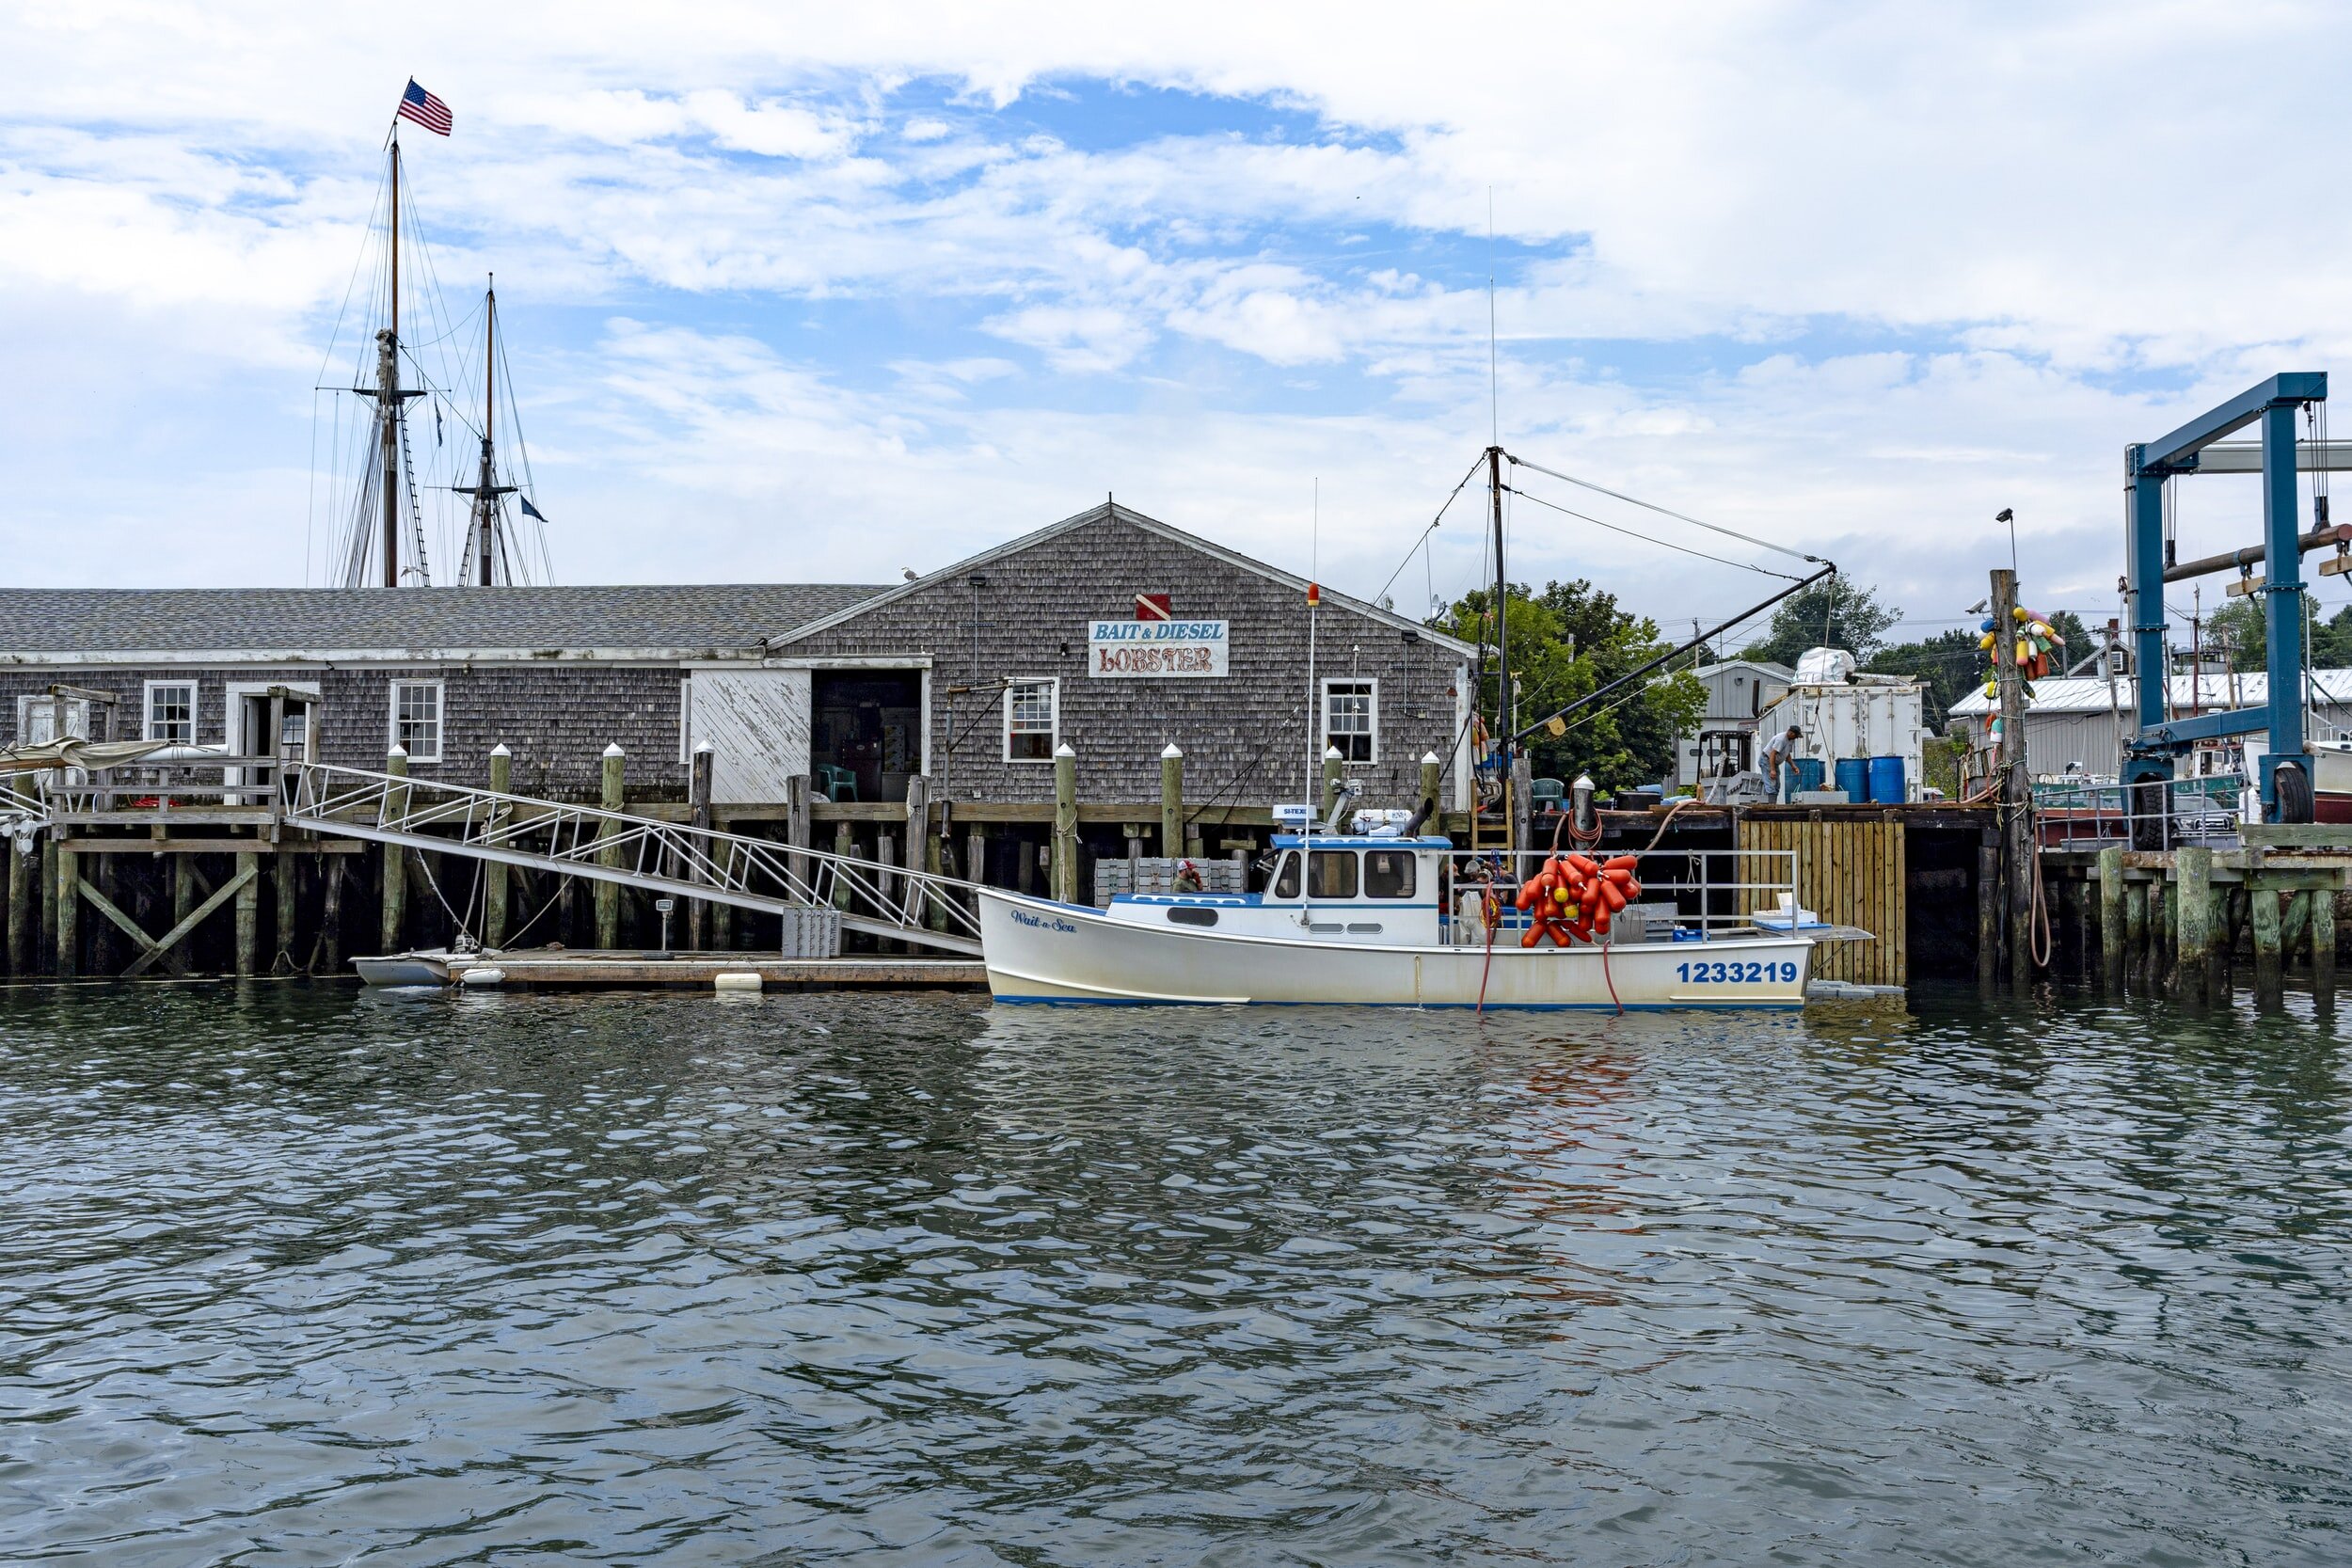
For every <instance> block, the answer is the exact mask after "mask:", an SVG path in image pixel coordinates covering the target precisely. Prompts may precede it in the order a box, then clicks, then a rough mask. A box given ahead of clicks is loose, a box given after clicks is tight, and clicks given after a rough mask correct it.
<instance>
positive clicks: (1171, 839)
mask: <svg viewBox="0 0 2352 1568" xmlns="http://www.w3.org/2000/svg"><path fill="white" fill-rule="evenodd" d="M1160 853H1161V854H1163V855H1166V856H1168V858H1169V859H1171V860H1172V859H1174V858H1175V857H1177V856H1179V855H1181V854H1183V853H1184V752H1181V751H1179V750H1177V748H1176V742H1174V741H1172V740H1171V741H1169V742H1168V744H1167V745H1165V746H1163V747H1161V748H1160Z"/></svg>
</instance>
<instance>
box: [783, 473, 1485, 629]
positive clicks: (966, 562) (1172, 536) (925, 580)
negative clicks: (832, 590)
mask: <svg viewBox="0 0 2352 1568" xmlns="http://www.w3.org/2000/svg"><path fill="white" fill-rule="evenodd" d="M1107 522H1121V523H1127V524H1130V525H1132V526H1133V527H1136V528H1139V529H1141V530H1142V531H1144V532H1146V533H1151V534H1156V535H1157V536H1159V537H1160V538H1162V539H1166V540H1168V542H1170V543H1171V544H1177V545H1182V546H1184V547H1185V548H1186V549H1191V550H1198V551H1200V553H1201V554H1202V555H1206V556H1212V557H1214V558H1216V560H1218V561H1222V562H1225V563H1226V564H1227V565H1229V566H1234V567H1238V568H1239V569H1241V570H1242V571H1245V572H1251V573H1254V574H1256V575H1257V576H1259V577H1262V578H1266V579H1267V580H1268V581H1270V582H1279V583H1281V584H1284V585H1285V586H1287V587H1289V588H1291V589H1293V590H1295V592H1296V593H1298V594H1301V595H1302V596H1303V595H1304V594H1306V592H1307V579H1306V578H1302V577H1298V576H1296V575H1295V574H1294V573H1290V572H1285V571H1283V570H1282V569H1281V568H1280V567H1279V566H1269V565H1267V564H1266V563H1265V562H1263V561H1258V560H1254V559H1253V558H1251V557H1249V556H1246V555H1244V554H1242V553H1241V552H1240V551H1239V550H1230V549H1227V548H1226V547H1225V546H1222V545H1218V544H1213V543H1212V542H1210V541H1209V540H1206V539H1203V538H1201V537H1200V535H1199V534H1196V533H1187V532H1185V531H1184V530H1183V529H1180V528H1177V527H1175V526H1173V525H1172V524H1168V523H1163V522H1161V521H1160V520H1159V519H1158V518H1156V517H1147V516H1145V515H1143V514H1142V513H1140V512H1137V511H1136V510H1135V509H1134V508H1132V507H1126V506H1121V505H1120V504H1119V503H1118V502H1117V501H1104V503H1103V504H1102V505H1100V506H1090V507H1089V508H1087V510H1085V511H1084V512H1081V513H1078V514H1077V515H1074V516H1069V517H1064V518H1063V519H1062V520H1061V521H1060V522H1058V523H1048V524H1046V525H1045V526H1044V527H1043V528H1041V529H1036V530H1033V531H1030V532H1027V533H1025V534H1023V535H1021V536H1020V537H1019V538H1017V539H1011V540H1008V541H1006V542H1005V543H1004V544H1001V545H998V546H994V547H993V548H990V549H985V550H982V551H981V552H980V553H979V554H977V555H973V556H966V557H965V558H964V559H963V560H961V561H959V562H956V563H955V564H954V565H952V566H943V567H941V568H940V569H939V570H938V571H936V572H929V573H926V574H924V575H923V576H922V577H919V578H914V579H913V580H912V581H908V582H902V583H899V584H898V585H896V586H895V587H892V588H889V589H887V590H885V591H883V592H882V593H880V594H875V595H874V596H873V597H872V598H870V599H866V600H864V601H863V602H861V603H858V604H853V605H845V606H843V607H842V608H841V609H839V610H834V612H833V613H832V614H830V615H825V616H822V617H820V618H818V619H817V620H814V621H811V622H809V623H808V625H806V626H794V627H791V628H789V629H787V630H785V631H780V632H778V633H776V634H775V635H773V636H771V637H769V638H768V639H766V646H767V647H768V648H770V649H771V651H772V650H773V649H775V648H777V647H779V646H781V645H783V644H786V643H790V642H796V641H800V640H801V639H802V638H803V637H813V636H815V635H816V634H817V633H818V632H821V631H829V630H831V629H832V628H833V627H834V626H839V625H840V624H841V623H843V622H844V621H847V620H850V619H851V618H852V617H854V616H857V615H862V614H864V613H865V612H866V610H874V609H878V608H880V607H881V606H882V605H886V604H890V603H893V602H894V601H896V600H898V599H902V598H904V597H906V596H907V595H908V594H915V593H919V592H921V591H922V590H924V589H926V588H935V587H937V586H939V585H940V584H941V583H943V582H946V581H948V580H949V579H951V578H957V577H961V576H962V575H963V574H965V573H967V572H972V571H977V569H978V568H980V567H982V566H985V565H987V564H989V563H990V562H995V561H1002V560H1004V559H1005V558H1006V557H1007V556H1011V555H1018V554H1020V553H1021V552H1022V551H1023V550H1025V549H1029V548H1031V547H1032V546H1038V545H1041V544H1043V543H1045V542H1046V541H1047V540H1049V539H1054V538H1057V537H1059V536H1060V535H1062V534H1065V533H1068V532H1071V531H1073V530H1076V529H1081V528H1085V527H1087V526H1089V524H1093V523H1107ZM1323 596H1324V600H1325V602H1326V603H1327V604H1331V605H1334V606H1336V607H1338V608H1339V609H1342V610H1351V611H1353V612H1354V613H1356V614H1358V615H1361V616H1364V617H1366V618H1368V619H1370V620H1374V621H1377V622H1379V623H1381V624H1382V625H1383V626H1391V627H1393V628H1394V629H1396V630H1398V631H1409V632H1414V633H1417V634H1418V635H1419V636H1421V637H1422V638H1423V639H1425V640H1426V641H1431V642H1435V643H1438V644H1439V645H1440V646H1443V647H1447V648H1451V649H1453V650H1454V652H1455V653H1458V654H1460V655H1462V656H1463V657H1475V656H1476V654H1477V652H1478V650H1477V649H1476V648H1474V647H1473V646H1471V645H1470V643H1468V642H1465V641H1462V640H1461V639H1460V638H1457V637H1453V636H1450V635H1448V634H1447V633H1445V632H1441V631H1434V630H1432V629H1431V628H1429V627H1428V626H1422V624H1421V623H1420V622H1419V621H1415V620H1412V619H1410V618H1408V617H1406V616H1403V615H1399V614H1398V613H1397V612H1396V611H1394V610H1382V609H1381V608H1380V607H1379V606H1378V605H1374V604H1367V603H1365V602H1364V601H1363V600H1361V599H1359V598H1355V597H1352V596H1351V595H1349V594H1342V593H1340V592H1339V591H1338V590H1336V589H1333V588H1330V587H1328V586H1326V587H1325V588H1324V590H1323Z"/></svg>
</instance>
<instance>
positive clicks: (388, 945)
mask: <svg viewBox="0 0 2352 1568" xmlns="http://www.w3.org/2000/svg"><path fill="white" fill-rule="evenodd" d="M384 771H385V772H387V773H389V774H391V775H393V776H394V777H396V778H403V779H405V778H406V777H407V776H408V750H407V748H406V747H405V746H399V745H395V746H394V747H393V748H392V749H391V750H390V751H389V752H386V753H385V755H384ZM407 809H408V791H407V789H406V787H405V786H404V785H401V784H393V785H392V786H390V788H389V789H388V790H387V791H386V792H385V803H384V810H385V813H386V815H387V816H401V815H403V814H404V813H405V812H406V811H407ZM407 862H408V851H407V850H406V849H405V848H403V847H401V846H399V845H397V844H387V845H386V846H384V911H383V913H384V920H383V929H382V930H381V931H380V932H379V933H378V936H377V944H376V951H377V952H379V953H397V952H399V951H400V950H401V941H400V934H401V930H402V928H403V927H405V925H406V923H407V922H406V916H407V912H408V864H407Z"/></svg>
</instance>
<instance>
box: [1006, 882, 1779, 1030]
mask: <svg viewBox="0 0 2352 1568" xmlns="http://www.w3.org/2000/svg"><path fill="white" fill-rule="evenodd" d="M979 900H980V943H981V948H982V952H983V956H984V959H985V961H986V963H987V965H988V985H989V990H990V991H991V992H992V993H993V995H994V996H995V998H996V1000H997V1001H999V1002H1006V1003H1096V1004H1114V1005H1116V1004H1126V1005H1131V1006H1133V1005H1139V1004H1167V1003H1195V1004H1212V1005H1215V1004H1227V1005H1232V1004H1240V1003H1256V1004H1274V1005H1291V1006H1301V1005H1318V1004H1320V1005H1333V1006H1391V1007H1475V1006H1481V1005H1482V997H1483V1005H1484V1006H1488V1007H1595V1008H1606V1009H1611V1010H1614V1009H1616V1008H1618V1007H1620V1006H1622V1007H1624V1008H1626V1009H1628V1010H1632V1009H1635V1008H1663V1007H1672V1008H1685V1007H1802V1006H1804V986H1805V977H1806V972H1807V970H1808V969H1809V967H1810V963H1811V958H1812V954H1813V942H1812V939H1811V938H1809V937H1803V936H1767V935H1758V936H1755V937H1744V936H1743V937H1729V938H1718V939H1716V940H1713V941H1708V942H1645V943H1639V944H1635V945H1630V946H1625V947H1616V948H1612V949H1610V950H1609V951H1608V952H1607V954H1606V956H1605V957H1604V955H1603V953H1602V951H1601V950H1600V949H1598V948H1593V947H1575V948H1556V947H1551V946H1549V945H1547V946H1544V947H1539V948H1533V949H1530V948H1522V947H1519V946H1518V945H1517V938H1516V937H1514V938H1512V939H1510V940H1511V942H1512V945H1509V946H1503V945H1501V944H1498V945H1497V946H1496V947H1495V948H1494V949H1493V951H1492V953H1491V955H1490V954H1489V953H1488V951H1487V950H1486V949H1485V948H1483V947H1439V946H1423V947H1408V946H1396V947H1387V946H1378V945H1374V944H1371V943H1359V942H1324V941H1316V940H1312V939H1309V938H1305V937H1301V938H1298V939H1296V940H1291V939H1278V938H1271V937H1261V936H1236V935H1220V934H1214V933H1209V932H1196V931H1187V930H1183V929H1180V928H1177V927H1154V926H1147V925H1141V924H1138V923H1136V922H1134V921H1126V920H1115V919H1112V918H1110V917H1109V916H1107V915H1104V914H1102V913H1100V912H1098V911H1093V910H1088V909H1080V908H1077V907H1075V906H1073V905H1069V904H1057V903H1052V902H1049V901H1047V900H1045V899H1041V898H1024V897H1022V896H1021V895H1018V894H1011V893H1005V892H1001V891H999V890H997V889H994V888H982V889H980V890H979Z"/></svg>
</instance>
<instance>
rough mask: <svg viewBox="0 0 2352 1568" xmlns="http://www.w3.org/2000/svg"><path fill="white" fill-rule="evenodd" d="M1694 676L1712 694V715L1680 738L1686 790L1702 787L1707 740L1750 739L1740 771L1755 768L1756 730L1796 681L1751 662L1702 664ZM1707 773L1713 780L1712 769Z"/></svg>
mask: <svg viewBox="0 0 2352 1568" xmlns="http://www.w3.org/2000/svg"><path fill="white" fill-rule="evenodd" d="M1692 674H1694V675H1696V676H1697V677H1698V681H1699V684H1700V685H1701V686H1704V687H1705V688H1707V713H1706V716H1705V717H1704V718H1702V719H1700V721H1699V723H1698V728H1697V729H1696V730H1695V731H1693V732H1692V733H1691V734H1689V735H1683V736H1677V737H1676V738H1675V781H1676V782H1677V784H1696V783H1698V780H1699V774H1700V771H1701V767H1700V752H1701V750H1702V747H1703V745H1704V744H1705V742H1703V740H1702V737H1703V736H1710V735H1722V734H1724V733H1727V732H1734V731H1736V732H1738V733H1739V734H1740V735H1743V736H1746V737H1747V741H1748V744H1747V746H1746V748H1745V750H1746V757H1745V759H1743V760H1741V761H1740V767H1747V766H1750V765H1751V764H1752V763H1753V761H1754V758H1755V754H1756V751H1755V744H1754V742H1755V739H1756V724H1757V723H1758V721H1760V720H1761V719H1762V717H1763V713H1764V710H1765V709H1766V708H1768V707H1770V706H1772V704H1773V703H1775V702H1776V701H1778V700H1779V698H1780V694H1781V693H1782V692H1784V691H1786V690H1788V685H1789V683H1790V682H1791V681H1793V680H1795V679H1796V672H1795V671H1793V670H1791V669H1789V668H1788V666H1787V665H1786V664H1773V663H1771V662H1769V661H1767V660H1761V659H1749V658H1727V659H1724V660H1723V661H1722V662H1721V663H1718V664H1702V665H1700V666H1699V667H1698V668H1697V669H1696V670H1693V671H1692ZM1718 750H1719V751H1720V749H1718ZM1712 771H1713V769H1712V768H1708V772H1709V774H1710V775H1711V773H1712Z"/></svg>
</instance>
